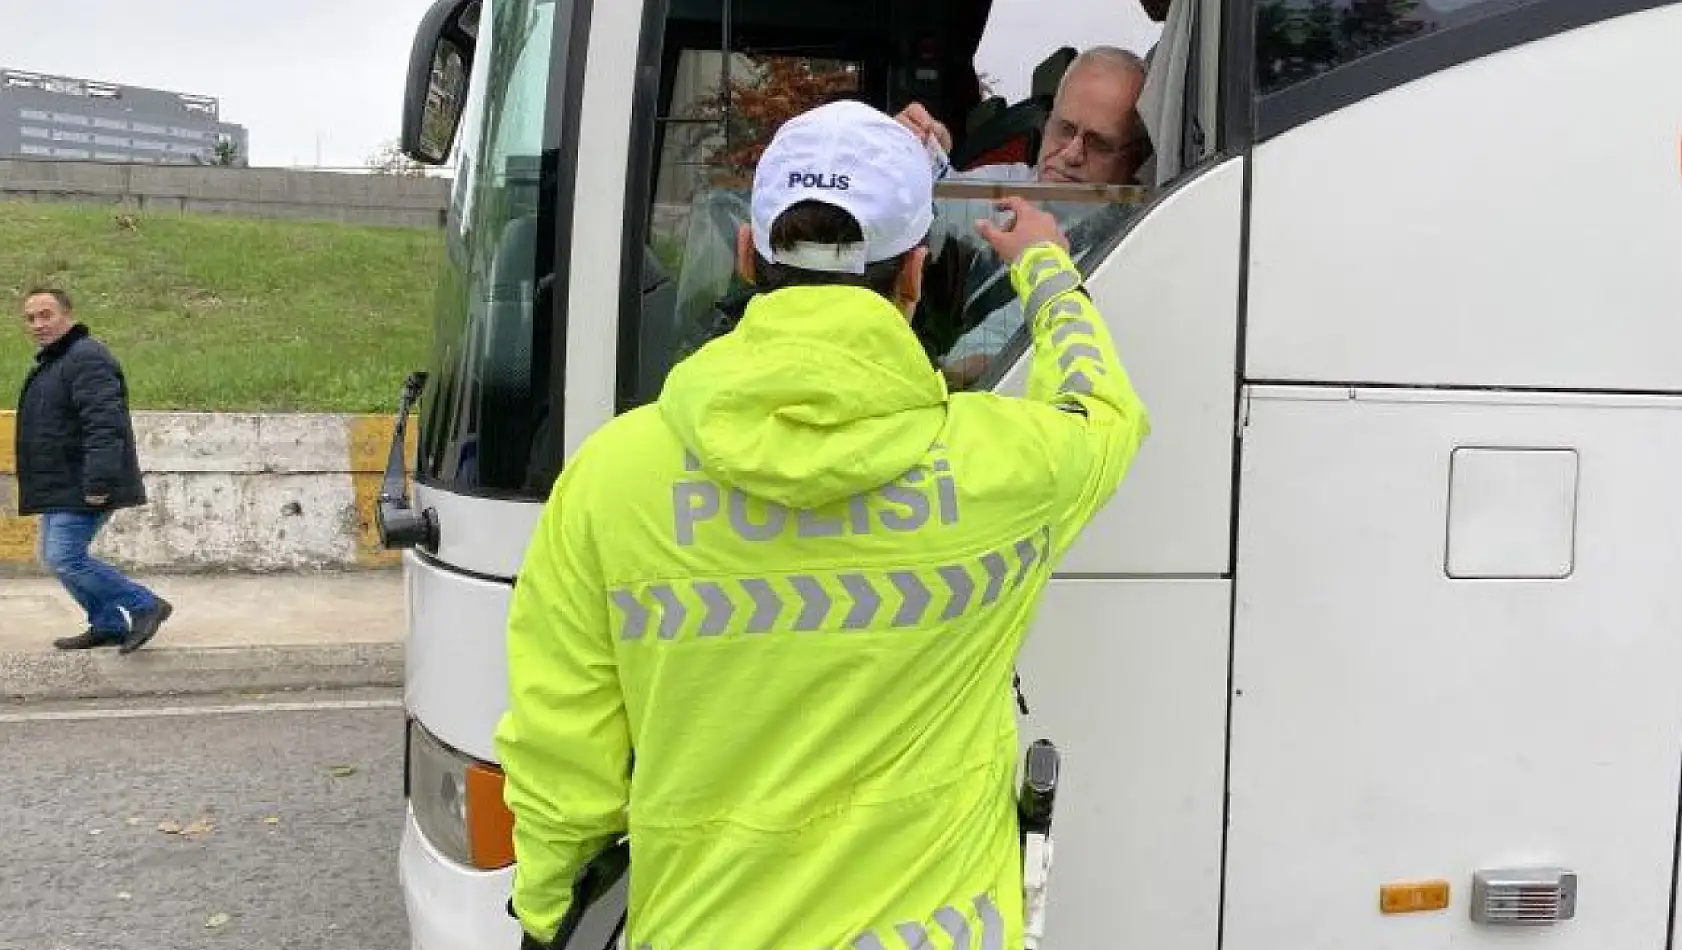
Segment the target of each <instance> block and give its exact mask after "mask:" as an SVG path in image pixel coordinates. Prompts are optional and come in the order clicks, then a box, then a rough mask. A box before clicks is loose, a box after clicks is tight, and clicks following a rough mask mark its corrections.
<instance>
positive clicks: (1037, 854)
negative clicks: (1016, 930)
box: [1016, 739, 1062, 950]
mask: <svg viewBox="0 0 1682 950" xmlns="http://www.w3.org/2000/svg"><path fill="white" fill-rule="evenodd" d="M1061 765H1062V760H1061V758H1060V757H1059V756H1058V754H1057V746H1056V745H1054V744H1052V742H1051V740H1049V739H1036V740H1035V741H1034V744H1033V745H1031V746H1029V747H1028V754H1027V756H1026V757H1025V760H1024V762H1023V764H1022V793H1021V794H1020V795H1019V796H1018V797H1017V800H1016V814H1017V821H1018V823H1019V824H1020V825H1021V828H1022V889H1023V897H1024V906H1023V909H1024V914H1023V946H1024V947H1025V948H1026V950H1037V948H1038V947H1039V945H1040V939H1041V938H1042V937H1044V936H1045V901H1046V882H1047V879H1048V878H1049V877H1050V876H1051V850H1052V849H1051V819H1052V813H1053V811H1054V810H1055V808H1056V805H1057V773H1058V771H1059V770H1060V768H1061Z"/></svg>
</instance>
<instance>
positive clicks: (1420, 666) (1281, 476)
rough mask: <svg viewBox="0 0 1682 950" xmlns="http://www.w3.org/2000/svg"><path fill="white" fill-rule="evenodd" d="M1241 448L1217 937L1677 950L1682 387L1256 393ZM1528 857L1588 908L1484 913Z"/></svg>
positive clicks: (1307, 946) (1249, 941) (1256, 941)
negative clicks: (1442, 891) (1540, 924)
mask: <svg viewBox="0 0 1682 950" xmlns="http://www.w3.org/2000/svg"><path fill="white" fill-rule="evenodd" d="M1243 452H1244V465H1243V476H1242V477H1243V507H1242V514H1241V517H1240V527H1239V558H1238V581H1237V589H1236V598H1237V611H1236V625H1237V626H1236V634H1235V636H1234V657H1233V668H1234V677H1233V687H1234V699H1233V707H1234V708H1233V715H1232V764H1231V775H1230V794H1231V819H1230V821H1231V825H1230V842H1229V848H1230V851H1229V863H1228V866H1227V899H1228V906H1227V914H1228V916H1227V937H1228V943H1229V945H1230V946H1233V947H1257V948H1274V947H1286V946H1289V947H1294V948H1303V950H1315V948H1327V950H1330V948H1334V947H1351V946H1360V947H1370V948H1374V950H1385V948H1398V950H1399V948H1418V947H1424V946H1436V947H1441V946H1456V947H1462V946H1463V947H1496V946H1502V947H1510V946H1513V945H1514V944H1513V943H1512V941H1513V940H1522V942H1525V943H1530V944H1533V945H1536V946H1546V947H1549V948H1561V950H1591V948H1592V950H1604V948H1609V947H1617V948H1619V950H1661V948H1663V947H1665V946H1666V937H1667V928H1668V924H1669V901H1670V897H1671V878H1672V870H1673V864H1674V843H1675V833H1676V819H1677V805H1678V795H1679V789H1678V765H1679V763H1682V730H1679V728H1678V727H1679V726H1682V690H1679V689H1678V688H1677V670H1679V669H1682V637H1678V636H1677V635H1676V634H1677V630H1678V624H1679V622H1682V585H1678V584H1677V578H1678V577H1682V546H1679V545H1678V544H1677V543H1676V540H1675V538H1676V527H1677V525H1682V493H1679V492H1677V491H1676V485H1675V481H1676V479H1675V473H1676V472H1677V471H1678V470H1682V399H1677V398H1662V399H1661V398H1658V397H1629V398H1623V399H1618V398H1613V397H1589V396H1581V395H1558V396H1552V395H1549V396H1544V395H1523V394H1495V393H1448V392H1443V391H1419V390H1413V391H1391V390H1383V391H1379V390H1360V391H1339V390H1332V389H1325V388H1295V389H1290V388H1281V389H1269V388H1263V389H1260V390H1258V391H1257V392H1256V393H1255V394H1254V398H1253V399H1252V400H1251V402H1250V405H1249V410H1248V425H1247V428H1246V431H1245V435H1244V448H1243ZM1451 574H1452V575H1453V576H1451ZM1048 619H1049V618H1048ZM1537 865H1541V866H1559V867H1564V868H1567V869H1570V870H1572V871H1575V872H1577V874H1578V875H1579V876H1580V883H1581V889H1582V894H1583V899H1582V903H1581V905H1580V907H1579V909H1578V912H1577V916H1576V919H1575V920H1572V921H1571V922H1569V923H1567V924H1563V925H1561V926H1560V927H1559V929H1557V930H1554V931H1548V932H1537V931H1529V932H1528V934H1526V932H1525V931H1524V930H1523V929H1522V928H1521V929H1520V932H1519V933H1513V932H1510V931H1509V932H1502V930H1503V929H1504V928H1496V929H1488V928H1484V927H1482V926H1480V925H1477V924H1474V923H1473V921H1472V919H1471V917H1470V903H1471V901H1470V898H1471V882H1472V877H1473V874H1474V872H1476V871H1479V870H1486V869H1500V868H1509V867H1514V866H1518V867H1530V866H1537ZM1418 879H1427V880H1429V879H1443V880H1446V881H1448V882H1449V883H1450V885H1451V887H1452V898H1451V899H1452V904H1451V906H1450V907H1449V909H1448V910H1447V911H1444V912H1437V913H1428V914H1418V915H1407V916H1401V917H1390V918H1387V917H1382V916H1380V915H1379V913H1378V899H1379V888H1380V886H1381V885H1383V884H1386V883H1391V882H1396V881H1411V880H1418ZM1526 936H1528V939H1524V938H1525V937H1526Z"/></svg>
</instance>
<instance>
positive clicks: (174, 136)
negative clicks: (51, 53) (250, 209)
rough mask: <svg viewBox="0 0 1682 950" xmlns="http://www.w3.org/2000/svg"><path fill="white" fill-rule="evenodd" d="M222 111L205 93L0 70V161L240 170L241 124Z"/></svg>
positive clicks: (244, 144)
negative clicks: (228, 119) (232, 167)
mask: <svg viewBox="0 0 1682 950" xmlns="http://www.w3.org/2000/svg"><path fill="white" fill-rule="evenodd" d="M220 109H221V107H220V104H219V103H218V102H217V100H215V99H213V98H210V97H208V96H193V95H185V94H182V93H175V92H164V91H162V90H159V89H145V88H141V87H139V86H121V85H117V84H116V83H109V82H96V81H93V80H87V79H70V78H67V77H63V76H47V75H43V74H41V73H31V72H25V71H23V70H17V69H5V68H0V157H16V158H69V159H82V160H84V161H102V162H139V163H147V164H161V165H194V164H234V165H245V164H246V156H247V155H248V154H250V152H249V141H248V139H247V135H246V131H245V127H244V126H240V125H234V124H231V123H227V122H223V121H221V115H220ZM218 143H227V144H224V145H222V146H221V148H220V149H219V148H218ZM230 150H231V156H230V155H229V154H228V153H229V151H230ZM230 159H231V160H230Z"/></svg>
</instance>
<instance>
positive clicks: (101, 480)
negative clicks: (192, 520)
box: [17, 323, 146, 515]
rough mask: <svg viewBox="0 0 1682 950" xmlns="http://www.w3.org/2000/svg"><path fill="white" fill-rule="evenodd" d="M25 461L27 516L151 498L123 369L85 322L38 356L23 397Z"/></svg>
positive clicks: (22, 496) (21, 493)
mask: <svg viewBox="0 0 1682 950" xmlns="http://www.w3.org/2000/svg"><path fill="white" fill-rule="evenodd" d="M17 460H18V472H17V474H18V513H19V514H25V515H32V514H39V513H41V512H43V511H48V510H70V511H111V510H114V509H117V508H132V507H134V506H136V505H142V504H145V503H146V485H145V483H144V482H143V481H142V480H141V477H140V457H139V453H138V452H137V451H136V449H135V442H134V424H133V422H132V421H131V420H130V418H129V410H128V384H127V383H126V382H125V381H124V379H123V370H122V367H121V366H119V365H118V364H117V358H116V357H114V356H112V355H111V351H110V350H108V349H106V348H105V346H104V344H102V343H100V342H99V341H98V340H95V339H94V338H93V337H91V336H89V335H88V328H87V327H85V326H83V325H82V324H79V323H78V324H76V326H75V327H74V328H73V329H71V331H70V332H69V333H66V334H65V335H64V336H63V337H61V338H59V340H58V341H57V342H56V343H54V344H53V345H51V346H49V347H47V348H45V349H43V350H42V351H41V352H40V353H38V354H37V355H36V357H35V368H34V369H32V370H30V373H29V378H28V379H27V380H25V381H24V384H23V395H22V396H21V397H19V399H18V418H17ZM90 495H92V496H99V495H104V496H106V501H105V503H104V504H103V505H98V506H95V505H91V504H89V503H88V501H87V498H88V496H90Z"/></svg>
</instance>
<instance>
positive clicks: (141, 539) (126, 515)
mask: <svg viewBox="0 0 1682 950" xmlns="http://www.w3.org/2000/svg"><path fill="white" fill-rule="evenodd" d="M134 422H135V434H136V437H137V439H138V441H139V446H140V464H141V468H142V469H144V470H145V472H146V488H147V493H148V494H149V495H150V502H149V503H148V504H147V505H146V506H145V507H142V508H134V509H129V510H126V511H122V512H119V513H117V514H116V515H115V516H114V517H113V518H112V521H111V524H110V526H109V527H107V528H106V530H105V531H104V532H103V533H102V534H101V535H100V537H99V539H98V541H96V542H95V545H94V552H95V554H96V555H98V556H100V557H102V558H105V559H107V560H109V561H111V562H112V563H114V564H118V565H120V566H122V567H124V568H126V569H131V570H136V571H149V572H154V573H156V572H194V571H286V570H343V569H354V568H371V567H388V566H391V565H393V564H396V563H397V555H396V554H395V553H394V552H387V551H382V550H381V549H380V546H379V534H378V530H377V528H376V527H375V522H374V505H375V499H376V498H377V497H378V495H379V484H380V478H381V476H382V474H383V473H384V471H385V461H386V452H387V450H388V449H389V447H390V442H391V432H392V425H393V420H392V418H391V417H390V416H363V415H252V414H224V413H214V414H213V413H160V412H139V413H135V417H134ZM14 433H15V418H14V414H13V413H9V412H7V413H0V572H9V573H14V574H16V573H19V572H26V573H33V572H36V571H37V570H38V568H37V566H36V565H35V540H36V522H37V519H35V518H19V517H18V516H17V494H16V491H17V485H16V474H15V473H16V471H17V466H16V459H15V458H14V456H13V452H14ZM414 452H415V443H414V429H413V427H412V426H411V428H410V431H409V445H408V447H407V450H406V452H405V458H407V459H413V458H414Z"/></svg>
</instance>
